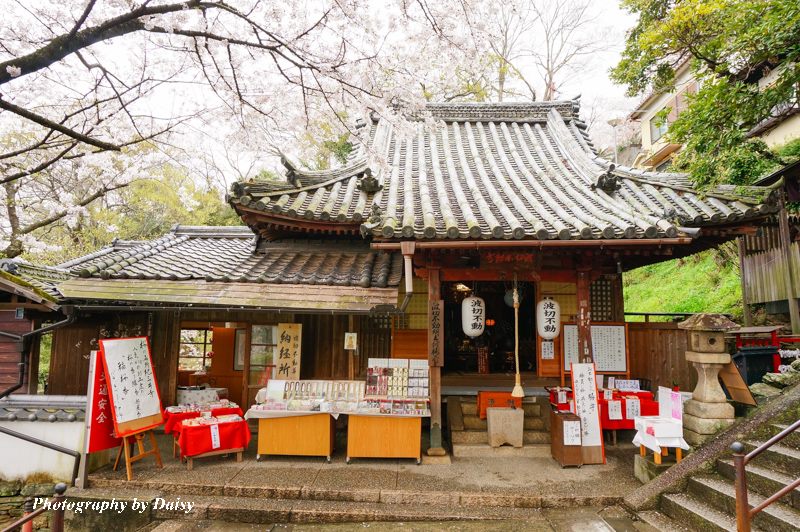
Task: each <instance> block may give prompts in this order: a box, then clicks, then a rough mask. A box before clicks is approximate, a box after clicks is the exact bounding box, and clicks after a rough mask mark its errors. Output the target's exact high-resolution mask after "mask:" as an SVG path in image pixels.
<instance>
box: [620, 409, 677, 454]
mask: <svg viewBox="0 0 800 532" xmlns="http://www.w3.org/2000/svg"><path fill="white" fill-rule="evenodd" d="M633 424H634V427H635V428H636V435H635V436H634V437H633V444H634V445H644V446H645V447H647V448H648V449H650V450H651V451H653V452H655V453H660V452H661V448H662V447H680V448H681V449H684V450H687V451H688V450H689V444H688V443H686V440H684V439H683V423H681V422H680V421H676V420H673V419H671V418H662V417H659V416H638V417H635V418H633Z"/></svg>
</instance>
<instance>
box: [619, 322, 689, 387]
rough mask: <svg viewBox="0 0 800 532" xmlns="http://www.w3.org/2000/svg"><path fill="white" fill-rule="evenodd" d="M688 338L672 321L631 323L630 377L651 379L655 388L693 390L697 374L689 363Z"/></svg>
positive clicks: (629, 329) (629, 340)
mask: <svg viewBox="0 0 800 532" xmlns="http://www.w3.org/2000/svg"><path fill="white" fill-rule="evenodd" d="M687 345H688V335H687V333H686V331H684V330H683V329H678V325H677V324H676V323H672V322H629V323H628V349H629V351H630V360H631V377H633V378H641V379H648V380H649V381H650V383H651V385H652V387H653V390H655V389H656V387H657V386H667V387H671V386H672V385H673V382H674V383H677V384H678V386H680V388H681V390H683V391H692V390H694V387H695V385H696V384H697V373H696V372H695V370H694V368H693V367H692V366H691V364H689V363H688V362H686V356H685V353H686V349H687Z"/></svg>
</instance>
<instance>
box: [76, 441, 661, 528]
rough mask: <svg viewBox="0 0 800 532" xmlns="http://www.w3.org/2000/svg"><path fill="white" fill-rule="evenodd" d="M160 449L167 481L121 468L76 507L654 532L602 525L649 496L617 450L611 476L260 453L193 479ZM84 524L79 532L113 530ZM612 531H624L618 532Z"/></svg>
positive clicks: (196, 524) (545, 463)
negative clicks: (635, 495)
mask: <svg viewBox="0 0 800 532" xmlns="http://www.w3.org/2000/svg"><path fill="white" fill-rule="evenodd" d="M159 447H160V449H161V450H162V451H163V454H164V468H163V469H158V468H156V467H155V465H154V462H153V461H152V460H145V461H143V462H139V463H136V464H135V465H134V480H133V481H131V482H127V481H126V480H125V473H124V468H121V469H120V470H119V471H112V470H111V468H110V467H105V468H103V469H101V470H99V471H97V472H95V473H93V474H92V475H91V476H90V488H89V489H87V490H82V491H79V490H69V491H68V493H67V495H68V497H72V498H74V499H75V500H79V499H84V500H101V499H102V500H109V499H111V498H116V499H117V500H129V501H130V500H133V498H134V497H138V498H139V500H147V501H151V504H152V501H155V500H156V499H157V498H159V497H160V498H163V499H164V500H167V501H175V500H177V499H180V500H181V501H192V502H193V503H194V509H193V510H192V512H191V513H190V514H185V513H183V512H180V511H177V510H171V509H169V508H166V509H163V508H162V509H159V510H157V509H153V510H152V511H149V512H148V513H147V514H145V515H141V516H139V515H135V516H131V518H132V521H131V522H130V524H131V526H130V527H123V528H125V529H131V530H134V529H138V528H141V526H143V525H146V524H147V523H149V522H151V521H154V522H152V523H150V525H149V527H157V529H158V530H160V531H162V532H164V531H169V530H195V529H198V530H236V529H239V528H237V527H243V528H242V529H246V530H253V529H257V530H263V529H271V528H272V527H275V528H274V529H275V530H282V528H280V527H278V525H275V523H287V524H288V525H287V526H290V527H294V528H297V529H298V530H306V529H308V530H314V526H317V525H319V526H323V525H322V524H323V523H324V527H325V528H323V529H324V530H352V529H353V528H354V527H358V528H361V527H363V528H372V529H377V530H381V531H382V530H387V531H395V530H397V531H399V530H421V531H423V530H476V531H477V530H612V529H613V530H620V531H626V532H627V531H634V530H649V529H647V528H646V527H644V525H643V524H641V523H638V522H635V521H632V520H631V519H630V518H629V516H627V514H625V513H624V512H622V511H621V510H620V511H619V515H611V516H610V517H609V516H608V515H604V516H600V515H599V512H601V511H602V512H609V511H612V510H611V509H613V507H614V506H615V505H617V504H619V503H620V502H621V501H622V499H623V497H624V496H626V495H627V494H629V493H630V492H631V491H633V490H635V489H637V488H639V487H640V484H639V482H638V481H637V480H636V479H635V478H634V477H633V458H634V456H635V455H636V449H635V448H634V447H633V446H632V445H630V444H620V445H618V446H617V447H608V448H607V453H606V454H607V459H608V463H607V464H606V465H587V466H583V467H582V468H564V469H562V468H561V467H560V466H559V465H558V464H557V463H556V462H555V461H554V460H552V459H551V458H549V457H542V458H529V457H507V458H505V457H504V458H497V457H495V458H453V459H452V463H451V464H435V463H434V464H429V463H423V464H422V465H416V464H415V462H414V461H413V460H397V459H391V460H375V459H354V460H353V461H352V463H351V464H349V465H348V464H346V463H345V456H344V452H343V451H342V450H340V451H338V452H337V453H335V454H334V456H333V461H332V463H326V461H325V459H323V458H308V457H305V458H304V457H268V458H265V459H262V461H260V462H257V461H256V460H255V442H252V443H251V445H250V448H249V449H248V450H247V452H246V453H245V459H244V461H243V462H236V461H235V459H234V458H233V456H228V457H223V456H214V457H209V458H203V459H198V460H195V463H194V469H193V470H192V471H188V470H187V469H186V466H185V465H184V464H182V463H180V462H179V461H178V460H177V459H175V458H172V457H171V455H170V451H171V440H170V439H169V438H167V437H164V436H159ZM343 448H344V446H339V449H343ZM75 517H76V518H77V520H75V521H73V526H72V528H74V529H85V528H86V527H90V528H93V527H98V526H99V527H102V526H104V525H103V524H102V523H101V522H98V521H92V522H89V521H86V519H88V518H89V517H88V516H75ZM109 517H110V516H109ZM614 519H617V521H618V524H617V525H614V526H613V528H612V527H611V525H610V524H609V523H612V522H613V521H614ZM187 520H188V521H187ZM115 523H119V520H117V521H115ZM249 523H254V525H253V526H254V527H255V528H249V527H250V526H251V525H249ZM333 523H347V525H342V527H343V528H336V527H335V525H333ZM111 524H112V523H111V522H109V523H108V525H109V526H111ZM134 524H135V527H134ZM186 527H189V528H186ZM309 527H311V528H309ZM328 527H333V528H328ZM642 527H644V528H642ZM121 529H122V528H120V530H121ZM150 529H152V528H150ZM292 529H293V528H292Z"/></svg>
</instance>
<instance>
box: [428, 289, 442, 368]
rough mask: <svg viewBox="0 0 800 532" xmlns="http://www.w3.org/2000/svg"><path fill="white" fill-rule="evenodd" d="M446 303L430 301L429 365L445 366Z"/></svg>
mask: <svg viewBox="0 0 800 532" xmlns="http://www.w3.org/2000/svg"><path fill="white" fill-rule="evenodd" d="M443 320H444V301H442V300H441V299H440V300H438V301H428V321H429V325H428V327H429V328H428V364H429V365H431V366H433V367H440V366H442V365H443V364H444V331H443V330H442V327H443Z"/></svg>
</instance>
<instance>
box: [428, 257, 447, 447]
mask: <svg viewBox="0 0 800 532" xmlns="http://www.w3.org/2000/svg"><path fill="white" fill-rule="evenodd" d="M441 299H442V291H441V282H440V276H439V269H438V268H429V269H428V370H429V375H428V377H429V379H428V384H429V385H430V399H431V441H430V448H429V449H428V454H429V455H431V456H443V455H444V454H445V450H444V448H443V447H442V365H443V364H444V352H443V344H444V335H443V334H442V333H443V331H442V330H441V327H442V326H443V324H442V319H443V318H444V316H443V313H442V310H443V308H442V304H441ZM437 308H438V317H437V316H434V315H433V314H434V311H436V309H437ZM435 322H436V323H435ZM432 325H433V326H432ZM434 327H437V328H438V330H436V331H434Z"/></svg>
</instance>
